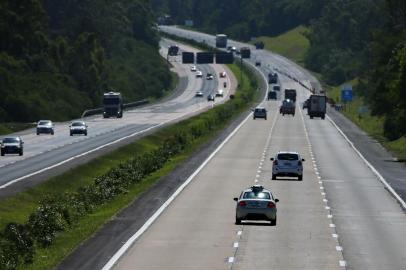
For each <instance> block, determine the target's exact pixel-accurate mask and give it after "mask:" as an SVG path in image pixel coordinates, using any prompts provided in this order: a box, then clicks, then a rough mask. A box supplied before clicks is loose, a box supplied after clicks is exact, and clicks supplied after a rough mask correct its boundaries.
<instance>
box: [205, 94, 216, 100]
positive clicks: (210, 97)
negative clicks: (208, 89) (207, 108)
mask: <svg viewBox="0 0 406 270" xmlns="http://www.w3.org/2000/svg"><path fill="white" fill-rule="evenodd" d="M214 99H215V96H214V95H213V94H210V95H208V96H207V101H214Z"/></svg>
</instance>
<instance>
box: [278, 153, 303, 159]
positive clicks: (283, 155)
mask: <svg viewBox="0 0 406 270" xmlns="http://www.w3.org/2000/svg"><path fill="white" fill-rule="evenodd" d="M278 160H299V155H297V154H288V153H284V154H278Z"/></svg>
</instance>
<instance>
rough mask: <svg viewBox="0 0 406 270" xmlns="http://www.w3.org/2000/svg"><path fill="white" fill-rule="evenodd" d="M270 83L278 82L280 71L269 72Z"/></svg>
mask: <svg viewBox="0 0 406 270" xmlns="http://www.w3.org/2000/svg"><path fill="white" fill-rule="evenodd" d="M268 83H278V73H275V72H271V73H269V74H268Z"/></svg>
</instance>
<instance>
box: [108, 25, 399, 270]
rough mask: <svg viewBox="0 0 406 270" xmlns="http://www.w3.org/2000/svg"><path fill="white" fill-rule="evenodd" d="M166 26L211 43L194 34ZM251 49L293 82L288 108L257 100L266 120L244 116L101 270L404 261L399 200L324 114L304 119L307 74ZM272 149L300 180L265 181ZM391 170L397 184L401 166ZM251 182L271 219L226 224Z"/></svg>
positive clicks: (394, 264) (394, 265)
mask: <svg viewBox="0 0 406 270" xmlns="http://www.w3.org/2000/svg"><path fill="white" fill-rule="evenodd" d="M166 31H170V32H171V33H174V32H176V33H177V34H179V35H182V36H185V37H189V38H190V37H193V38H194V39H197V40H201V41H202V40H205V41H206V43H211V42H214V37H212V36H208V35H204V34H200V33H193V32H189V31H185V30H180V29H175V28H167V29H166ZM230 44H231V45H234V44H235V45H237V46H239V45H240V44H239V43H233V42H230ZM252 55H253V60H254V59H255V58H256V57H258V58H260V59H261V61H262V67H261V70H262V71H263V72H264V73H265V74H266V72H268V71H270V70H277V71H278V72H280V74H288V75H289V77H286V76H284V75H281V76H280V78H281V84H282V89H283V88H295V89H297V90H298V102H297V106H296V114H295V116H294V117H292V116H281V115H279V113H278V107H279V103H280V101H267V102H265V103H264V106H266V107H267V108H268V109H269V115H268V120H262V119H258V120H253V119H252V118H251V117H249V118H247V120H246V121H245V122H243V124H242V125H241V126H240V128H239V129H238V130H237V131H236V132H235V133H233V134H232V136H230V138H229V140H227V141H226V142H225V143H224V144H223V145H222V147H221V148H219V149H218V151H217V152H215V153H214V154H213V155H212V156H211V159H210V160H208V161H207V162H206V163H204V165H205V166H202V167H201V170H199V171H198V172H197V173H196V174H195V175H194V177H192V178H190V179H189V180H190V183H189V184H188V185H187V186H185V188H184V189H183V191H182V192H180V193H179V194H177V196H176V197H173V198H172V199H171V201H170V203H169V202H168V204H167V205H164V206H163V208H162V210H163V211H162V212H159V213H157V214H156V215H154V216H153V217H152V219H151V220H150V221H149V222H147V223H146V225H145V227H144V228H141V229H140V230H139V231H138V232H137V233H136V234H134V236H133V237H132V238H131V239H129V242H127V243H126V245H124V246H123V248H122V249H121V250H119V251H118V253H116V254H115V255H114V256H113V257H112V259H111V261H110V262H109V263H108V264H106V266H105V267H104V269H110V268H114V269H344V268H346V269H399V270H401V269H405V268H406V241H405V239H406V219H405V213H404V211H403V209H402V207H401V205H400V204H401V203H402V200H401V199H400V198H398V199H395V196H394V195H393V194H391V193H390V192H389V191H388V190H387V188H385V184H384V183H383V180H382V179H380V178H379V177H378V176H377V173H379V171H373V170H374V169H371V165H370V163H369V162H368V161H367V159H368V156H367V155H366V158H364V157H363V156H361V153H360V152H358V151H357V150H356V149H355V148H354V145H357V143H356V142H355V143H354V144H352V143H351V142H350V141H349V140H348V138H347V137H345V136H343V134H341V132H340V131H339V127H338V126H336V125H335V123H334V122H333V121H332V120H331V118H329V117H328V118H327V119H326V120H321V119H319V118H316V119H313V120H310V119H309V118H308V116H307V115H306V113H305V112H304V111H302V110H301V108H300V107H301V106H299V105H301V102H303V101H304V100H305V99H306V98H307V97H308V95H309V92H308V90H307V89H305V88H304V87H302V85H306V86H313V85H316V86H317V87H319V85H318V83H317V80H315V79H314V78H313V77H312V76H311V75H309V73H308V72H306V71H304V70H303V69H302V68H300V67H298V66H297V65H295V64H293V63H291V62H290V61H289V60H287V59H285V58H283V57H280V56H277V55H274V54H272V53H269V52H266V51H262V50H261V51H254V53H253V54H252ZM291 78H295V79H296V80H298V81H300V82H301V83H302V85H300V84H298V83H297V82H295V81H293V80H292V79H291ZM279 150H295V151H298V152H300V153H301V155H302V156H303V157H304V158H305V159H306V162H305V163H304V164H305V165H304V178H303V181H297V180H295V179H290V178H285V179H278V180H270V179H271V170H272V166H271V162H270V161H269V159H270V157H272V156H274V154H275V153H276V152H277V151H279ZM379 169H380V170H384V169H387V168H385V167H382V168H379ZM382 174H384V173H382ZM397 176H399V178H397V179H396V181H398V182H397V184H398V185H399V186H402V184H403V187H404V185H405V182H404V181H403V182H402V181H401V180H405V179H406V173H405V170H404V169H403V170H399V172H397ZM399 179H400V180H399ZM384 180H385V179H384ZM386 180H387V181H388V182H389V183H390V181H391V179H386ZM187 183H188V182H187ZM255 183H259V184H262V185H264V186H265V187H267V188H269V189H271V190H272V192H273V193H274V195H275V197H276V198H278V199H280V202H279V203H278V224H277V226H276V227H273V226H267V225H266V224H263V223H261V222H252V223H247V222H244V223H243V225H234V215H235V212H234V211H235V202H234V201H233V200H232V198H233V197H236V196H238V194H239V193H240V191H241V190H242V189H244V188H246V187H248V186H251V185H253V184H255ZM165 207H166V208H165ZM158 214H160V215H158ZM134 233H135V232H134ZM117 259H118V260H117Z"/></svg>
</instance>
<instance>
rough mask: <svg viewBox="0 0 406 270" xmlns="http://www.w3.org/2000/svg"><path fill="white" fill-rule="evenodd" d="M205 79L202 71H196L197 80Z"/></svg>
mask: <svg viewBox="0 0 406 270" xmlns="http://www.w3.org/2000/svg"><path fill="white" fill-rule="evenodd" d="M202 77H203V72H201V71H200V70H198V71H196V78H202Z"/></svg>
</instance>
